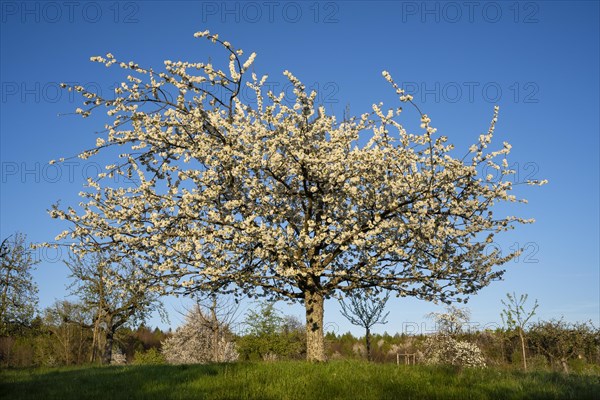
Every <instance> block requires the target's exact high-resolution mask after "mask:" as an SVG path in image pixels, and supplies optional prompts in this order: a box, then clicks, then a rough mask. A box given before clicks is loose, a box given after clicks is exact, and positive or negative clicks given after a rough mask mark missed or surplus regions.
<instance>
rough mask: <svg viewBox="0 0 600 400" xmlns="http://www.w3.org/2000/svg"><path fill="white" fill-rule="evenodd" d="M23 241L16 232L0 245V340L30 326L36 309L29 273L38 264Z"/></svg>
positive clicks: (33, 286) (33, 284)
mask: <svg viewBox="0 0 600 400" xmlns="http://www.w3.org/2000/svg"><path fill="white" fill-rule="evenodd" d="M26 238H27V237H26V235H24V234H22V233H18V232H17V233H15V234H14V236H12V240H11V236H9V237H7V238H5V239H4V240H3V241H2V244H1V245H0V260H1V261H0V296H1V297H0V336H5V335H10V334H11V333H13V332H14V331H15V330H19V329H20V328H22V327H24V326H27V325H29V323H30V322H31V320H32V319H33V316H34V314H35V310H36V307H37V302H38V298H37V292H38V289H37V285H36V284H35V282H34V281H33V277H32V276H31V270H32V268H33V267H34V266H35V264H37V263H38V262H39V261H36V260H35V259H34V257H33V252H32V250H31V249H30V248H29V247H28V246H27V245H26V243H25V241H26Z"/></svg>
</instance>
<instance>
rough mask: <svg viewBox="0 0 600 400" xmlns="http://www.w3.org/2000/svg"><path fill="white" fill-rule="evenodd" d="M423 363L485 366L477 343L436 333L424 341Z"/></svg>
mask: <svg viewBox="0 0 600 400" xmlns="http://www.w3.org/2000/svg"><path fill="white" fill-rule="evenodd" d="M424 358H425V363H426V364H430V365H435V364H445V365H455V366H459V367H481V368H483V367H485V366H486V365H485V359H484V357H483V354H482V353H481V350H480V349H479V347H477V345H475V344H473V343H469V342H464V341H460V340H455V339H453V338H451V337H450V336H449V335H446V334H438V335H435V336H432V337H430V338H428V339H427V340H426V341H425V353H424Z"/></svg>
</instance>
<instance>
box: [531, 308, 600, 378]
mask: <svg viewBox="0 0 600 400" xmlns="http://www.w3.org/2000/svg"><path fill="white" fill-rule="evenodd" d="M528 336H529V339H530V341H531V344H532V346H533V347H534V348H535V349H536V350H537V352H538V353H539V354H542V355H544V356H546V357H547V359H548V361H549V362H550V364H551V365H552V366H554V367H560V368H562V370H563V371H564V372H569V363H570V361H571V360H575V359H581V360H585V359H586V358H587V359H588V360H590V361H596V362H597V361H598V357H599V354H598V353H599V351H600V329H598V328H596V327H594V325H593V324H592V323H591V322H590V323H580V322H576V323H569V322H566V321H564V320H563V319H559V320H550V321H542V322H538V323H536V324H534V325H533V326H532V328H531V329H530V331H529V334H528Z"/></svg>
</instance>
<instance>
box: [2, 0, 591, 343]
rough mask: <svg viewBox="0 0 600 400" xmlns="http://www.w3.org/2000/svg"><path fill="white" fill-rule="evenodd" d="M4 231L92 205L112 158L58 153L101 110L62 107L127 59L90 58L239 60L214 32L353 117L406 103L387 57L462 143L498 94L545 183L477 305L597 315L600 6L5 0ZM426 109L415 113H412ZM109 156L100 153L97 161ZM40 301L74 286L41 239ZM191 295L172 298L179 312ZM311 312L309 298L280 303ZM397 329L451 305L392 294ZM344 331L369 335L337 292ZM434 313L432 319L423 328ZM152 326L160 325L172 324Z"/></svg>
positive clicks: (483, 309) (521, 151) (516, 142)
mask: <svg viewBox="0 0 600 400" xmlns="http://www.w3.org/2000/svg"><path fill="white" fill-rule="evenodd" d="M0 4H1V16H0V18H1V39H0V40H1V42H0V44H1V49H0V54H1V76H0V81H1V85H2V87H1V92H0V101H1V115H0V117H1V118H0V121H1V122H0V146H1V148H0V159H1V167H2V168H1V177H0V184H1V191H0V222H1V225H0V230H1V232H0V236H1V237H2V238H4V237H6V236H8V235H10V234H12V233H14V232H15V231H21V232H23V233H26V234H27V235H28V237H29V239H30V240H31V241H33V242H42V241H48V240H52V239H53V238H54V236H55V235H56V234H57V233H58V232H59V231H60V230H61V228H62V225H61V224H60V223H59V222H57V221H54V220H52V219H50V218H49V216H48V215H47V212H46V210H47V209H48V208H49V207H50V205H51V204H52V203H54V202H56V201H57V200H61V203H62V204H63V205H70V204H77V202H78V201H79V200H78V196H77V193H78V192H79V191H80V190H81V187H82V181H83V177H85V176H91V175H93V174H94V173H95V172H97V168H98V164H95V161H94V159H92V160H89V161H90V162H83V161H81V160H78V161H74V163H73V164H69V165H62V166H59V167H56V166H55V167H50V166H48V165H47V163H48V161H49V160H51V159H56V158H59V157H63V156H70V155H74V154H76V153H77V152H78V151H79V150H82V149H84V148H88V147H91V146H93V144H94V143H95V138H96V135H95V134H94V132H96V131H98V130H100V129H101V127H102V121H99V120H94V119H93V118H92V119H90V120H82V119H81V118H79V117H78V116H73V115H63V116H59V114H68V113H71V112H73V111H74V109H75V108H77V107H79V106H80V105H81V99H80V98H78V97H77V96H73V97H71V96H70V95H69V93H67V92H62V91H59V90H58V89H57V88H58V83H60V82H78V83H80V84H87V85H88V86H92V85H95V86H96V87H97V88H98V89H99V90H100V91H102V92H103V93H108V92H109V91H110V90H111V87H114V83H115V82H117V81H120V79H122V78H123V76H122V75H120V71H119V69H118V68H114V69H107V68H105V67H103V66H101V65H98V64H96V63H91V62H89V57H90V56H93V55H103V54H105V53H107V52H112V53H113V54H115V56H117V58H120V59H124V60H134V61H136V62H138V63H139V64H141V65H145V66H160V65H162V62H163V60H165V59H171V60H187V61H199V62H202V61H206V60H207V59H208V57H211V59H212V60H213V62H216V63H218V62H219V61H220V60H222V59H223V58H222V57H224V56H225V55H224V54H223V53H222V52H219V51H218V49H217V48H216V47H213V46H210V45H209V44H208V43H207V42H206V41H205V40H199V39H195V38H193V33H194V32H196V31H200V30H205V29H209V30H210V31H211V32H216V33H219V34H220V36H221V37H222V38H224V39H225V40H228V41H230V42H231V43H232V44H233V45H234V46H236V47H237V48H242V49H244V50H245V51H246V52H247V53H250V52H252V51H255V52H257V53H258V57H257V60H256V62H255V66H254V69H255V71H256V72H257V73H258V74H268V75H269V80H268V82H270V84H271V85H272V86H273V87H274V88H276V89H286V87H285V85H286V81H285V79H284V77H283V76H282V74H281V73H282V72H283V71H284V70H285V69H289V70H290V71H292V72H293V73H294V74H295V75H296V76H297V77H298V78H300V79H301V80H302V81H303V82H304V83H305V84H306V85H307V86H309V87H313V88H316V89H318V90H320V92H321V94H320V96H319V99H320V100H321V101H322V102H323V103H324V104H325V106H326V107H327V109H328V110H329V111H330V112H334V113H336V114H338V115H341V114H342V112H343V111H344V109H345V108H346V106H349V107H350V110H351V112H352V113H355V114H360V113H362V112H365V111H368V110H370V106H371V104H372V103H373V102H378V101H383V102H384V103H385V104H387V105H388V106H396V105H397V104H398V102H397V100H396V98H395V94H394V92H393V90H391V89H390V88H389V86H388V84H387V83H386V82H385V80H384V79H383V78H382V77H381V71H382V70H388V71H389V72H390V73H391V74H392V76H393V77H394V78H395V80H396V81H397V82H398V83H400V84H403V86H405V87H406V88H407V89H408V90H409V91H410V92H412V93H413V95H414V98H415V101H416V102H417V103H418V104H419V106H420V107H421V108H422V109H423V110H424V111H425V112H426V113H428V114H429V115H430V117H431V118H432V120H433V125H434V126H435V127H437V128H438V132H440V133H442V134H445V135H447V136H449V138H450V141H451V142H453V143H455V144H456V145H457V147H458V148H461V146H462V147H464V148H465V149H466V148H467V147H468V145H469V144H470V143H471V142H472V141H474V140H475V138H476V137H477V136H478V135H479V134H480V133H483V132H485V131H486V130H487V127H488V125H489V120H490V118H491V115H492V111H493V106H494V105H499V106H500V119H499V123H498V126H497V131H496V132H497V135H496V140H498V141H504V140H506V141H508V142H510V143H511V144H512V145H513V152H512V155H511V160H512V163H513V164H514V166H515V169H517V171H518V173H519V177H520V178H519V179H521V180H522V179H526V178H528V177H531V178H538V179H548V180H549V181H550V183H549V184H548V185H546V186H544V187H541V188H532V187H526V188H523V189H519V190H518V194H519V195H522V196H523V197H525V198H527V199H529V201H530V202H529V204H528V205H526V206H524V205H519V206H515V207H513V208H511V209H508V210H507V213H508V212H510V213H512V214H517V215H520V216H527V217H533V218H535V219H536V221H537V222H536V223H535V224H533V225H528V226H522V227H519V228H518V229H517V230H516V231H513V232H510V233H508V234H505V235H503V236H502V237H501V240H500V241H498V243H497V244H498V246H500V248H501V249H502V250H503V251H505V252H508V251H511V250H510V247H511V246H515V244H516V245H517V246H522V247H523V246H525V253H524V254H523V255H522V256H521V257H520V258H519V259H518V260H515V261H512V262H510V263H509V264H508V265H507V266H506V269H507V272H506V274H505V276H504V280H503V281H499V282H494V283H492V284H491V285H490V286H489V287H487V288H485V289H483V290H482V291H481V292H480V293H479V294H477V295H476V296H473V297H472V298H471V300H470V302H469V304H468V306H469V307H470V309H471V311H472V314H473V315H472V319H473V321H474V322H477V323H479V324H480V326H484V325H486V324H487V325H488V326H494V324H498V323H500V318H499V313H500V310H501V303H500V300H501V298H503V296H504V295H505V293H507V292H513V291H516V292H517V293H528V294H529V296H530V299H538V301H539V303H540V308H539V309H538V317H539V318H541V319H549V318H553V317H560V316H561V315H564V317H565V318H566V319H568V320H572V321H575V320H578V321H582V320H588V319H591V320H593V321H594V322H595V323H596V324H599V323H600V310H599V301H600V298H599V297H600V276H599V265H600V261H599V246H598V243H599V213H598V211H599V206H598V204H599V136H600V129H599V111H598V110H599V109H600V107H599V104H598V103H599V81H598V77H599V75H600V74H599V37H600V33H599V20H600V16H599V6H598V4H599V3H598V2H579V3H578V2H542V1H540V2H537V1H534V2H495V1H490V2H486V1H482V2H472V3H470V2H427V3H424V2H420V1H396V2H378V1H370V2H361V1H353V2H315V1H308V2H301V1H296V2H283V1H277V2H270V3H269V2H227V3H225V2H221V1H203V2H192V1H189V2H188V1H186V2H176V1H174V2H161V1H147V2H144V1H125V2H86V1H83V2H77V3H70V2H60V1H58V2H48V3H46V2H35V1H32V2H21V1H2V2H1V3H0ZM411 117H412V118H417V116H416V115H414V114H412V115H411V114H409V113H406V115H405V118H407V122H408V124H411V121H410V118H411ZM100 161H102V160H100ZM37 255H38V257H40V259H41V260H42V262H41V263H40V264H39V265H38V268H37V270H36V272H35V274H34V276H35V278H36V279H37V282H38V285H39V288H40V305H41V306H42V307H46V306H48V305H50V304H51V303H52V302H53V301H54V300H55V299H60V298H63V297H64V296H66V289H65V285H66V284H67V283H68V280H67V278H66V277H67V270H66V267H65V266H64V265H63V264H62V263H61V262H60V260H59V259H60V256H61V255H60V254H56V253H55V252H53V251H49V250H45V251H43V250H37ZM185 304H186V303H185V301H182V300H181V299H170V300H168V301H167V309H168V310H169V311H170V313H171V315H172V318H171V325H173V326H176V325H178V324H179V322H180V320H181V318H180V316H179V315H178V314H177V312H176V310H182V309H183V307H184V306H185ZM279 308H280V309H281V310H283V311H285V312H286V313H289V314H294V315H297V316H298V317H300V318H303V317H302V316H303V310H302V308H301V307H299V306H292V307H290V306H287V305H286V304H284V303H280V304H279ZM388 309H389V311H390V317H389V320H390V322H389V323H388V324H387V325H385V326H382V327H379V328H378V331H383V330H387V331H388V332H399V331H402V330H405V331H414V330H415V329H417V328H416V327H418V329H427V328H428V325H427V324H430V322H426V320H424V319H423V316H424V314H426V313H428V312H431V311H439V310H440V309H441V307H440V306H436V305H433V304H429V303H425V302H423V301H418V300H412V299H394V300H391V301H390V303H389V305H388ZM325 320H326V322H327V323H328V324H329V325H328V326H329V327H330V328H331V329H334V330H338V331H340V332H345V331H348V330H350V331H352V332H354V333H360V332H361V330H360V329H359V328H355V327H352V326H351V325H350V324H349V323H348V322H347V321H345V320H344V319H343V317H341V316H340V315H339V307H338V306H337V304H335V303H334V302H330V303H327V304H326V313H325ZM424 323H425V325H423V324H424ZM151 324H152V325H157V324H159V325H161V326H163V324H161V323H160V322H159V321H158V320H157V319H153V320H152V321H151Z"/></svg>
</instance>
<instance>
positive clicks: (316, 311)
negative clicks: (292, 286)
mask: <svg viewBox="0 0 600 400" xmlns="http://www.w3.org/2000/svg"><path fill="white" fill-rule="evenodd" d="M304 305H305V307H306V359H307V360H308V361H312V362H322V361H326V358H325V341H324V338H323V295H322V294H321V293H312V292H310V291H306V293H305V294H304Z"/></svg>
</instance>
